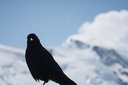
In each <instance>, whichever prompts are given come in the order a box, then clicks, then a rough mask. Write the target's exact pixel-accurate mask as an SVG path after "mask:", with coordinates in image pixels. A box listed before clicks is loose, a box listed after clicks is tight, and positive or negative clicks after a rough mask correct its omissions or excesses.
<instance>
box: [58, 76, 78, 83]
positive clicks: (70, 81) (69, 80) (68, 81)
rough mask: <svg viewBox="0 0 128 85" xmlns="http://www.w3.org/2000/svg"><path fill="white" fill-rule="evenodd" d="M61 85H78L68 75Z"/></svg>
mask: <svg viewBox="0 0 128 85" xmlns="http://www.w3.org/2000/svg"><path fill="white" fill-rule="evenodd" d="M60 85H77V84H76V83H75V82H74V81H73V80H71V79H69V78H68V77H67V76H66V75H65V79H64V81H63V82H61V83H60Z"/></svg>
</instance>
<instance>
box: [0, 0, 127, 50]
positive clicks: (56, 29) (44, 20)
mask: <svg viewBox="0 0 128 85" xmlns="http://www.w3.org/2000/svg"><path fill="white" fill-rule="evenodd" d="M122 9H126V10H128V0H0V44H4V45H8V46H12V47H16V48H21V49H25V48H26V37H27V35H28V34H29V33H32V32H34V33H36V34H37V35H38V37H39V38H40V40H41V43H42V44H43V45H44V46H45V47H48V46H58V45H61V44H62V43H63V42H64V41H65V40H66V39H67V38H68V36H70V35H72V34H75V33H77V30H78V29H79V27H80V26H81V25H82V24H83V23H84V22H87V21H88V22H91V21H93V19H94V17H95V16H96V15H98V14H100V13H105V12H108V11H111V10H122Z"/></svg>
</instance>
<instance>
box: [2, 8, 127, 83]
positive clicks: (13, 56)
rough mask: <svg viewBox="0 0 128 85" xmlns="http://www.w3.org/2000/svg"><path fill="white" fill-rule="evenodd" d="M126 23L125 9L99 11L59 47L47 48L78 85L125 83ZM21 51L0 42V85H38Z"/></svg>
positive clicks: (23, 52)
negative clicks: (100, 12)
mask: <svg viewBox="0 0 128 85" xmlns="http://www.w3.org/2000/svg"><path fill="white" fill-rule="evenodd" d="M127 23H128V11H127V10H122V11H111V12H108V13H103V14H100V15H98V16H96V17H95V19H94V21H93V22H86V23H84V24H83V25H82V26H81V27H80V28H79V32H78V33H77V34H75V35H72V36H70V37H69V38H68V39H67V40H66V41H65V42H64V43H63V44H62V45H61V46H58V47H49V48H48V50H49V51H50V52H51V53H52V55H53V56H54V58H55V60H56V61H57V62H58V63H59V65H60V66H61V68H62V69H63V71H64V72H65V73H66V74H67V75H68V76H69V77H70V78H71V79H72V80H74V81H75V82H76V83H77V84H78V85H128V45H127V43H128V24H127ZM24 54H25V51H24V50H20V49H16V48H12V47H8V46H4V45H0V85H41V83H42V82H41V83H36V82H35V81H34V79H33V78H32V76H31V75H30V72H29V71H28V68H27V65H26V63H25V59H24ZM46 85H57V84H56V83H54V82H52V81H50V82H49V83H47V84H46Z"/></svg>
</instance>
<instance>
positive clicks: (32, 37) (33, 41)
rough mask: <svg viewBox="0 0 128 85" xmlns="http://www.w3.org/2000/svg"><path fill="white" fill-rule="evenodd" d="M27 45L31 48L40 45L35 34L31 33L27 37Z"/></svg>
mask: <svg viewBox="0 0 128 85" xmlns="http://www.w3.org/2000/svg"><path fill="white" fill-rule="evenodd" d="M27 45H31V46H38V45H41V44H40V41H39V38H38V37H37V36H36V34H34V33H31V34H29V35H28V36H27Z"/></svg>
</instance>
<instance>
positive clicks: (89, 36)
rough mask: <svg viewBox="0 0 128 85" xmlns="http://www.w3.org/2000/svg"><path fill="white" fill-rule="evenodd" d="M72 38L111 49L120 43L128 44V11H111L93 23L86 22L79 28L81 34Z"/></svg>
mask: <svg viewBox="0 0 128 85" xmlns="http://www.w3.org/2000/svg"><path fill="white" fill-rule="evenodd" d="M70 38H77V39H81V40H84V41H85V42H88V43H90V44H95V45H103V46H105V45H107V46H109V47H113V45H114V44H115V43H117V44H118V42H122V41H125V42H126V41H127V42H128V11H127V10H121V11H110V12H107V13H102V14H99V15H97V16H96V17H95V18H94V20H93V22H85V23H84V24H83V25H82V26H81V27H80V28H79V34H76V35H73V36H71V37H70Z"/></svg>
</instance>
